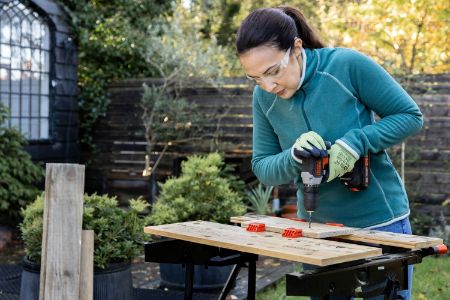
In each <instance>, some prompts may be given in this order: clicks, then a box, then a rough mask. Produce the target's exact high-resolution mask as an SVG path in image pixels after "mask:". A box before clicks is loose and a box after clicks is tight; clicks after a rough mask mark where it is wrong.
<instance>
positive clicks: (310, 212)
mask: <svg viewBox="0 0 450 300" xmlns="http://www.w3.org/2000/svg"><path fill="white" fill-rule="evenodd" d="M311 215H312V211H309V228H311Z"/></svg>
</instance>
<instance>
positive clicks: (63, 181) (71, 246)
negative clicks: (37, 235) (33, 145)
mask: <svg viewBox="0 0 450 300" xmlns="http://www.w3.org/2000/svg"><path fill="white" fill-rule="evenodd" d="M83 193H84V166H83V165H77V164H54V163H48V164H46V175H45V202H44V218H43V223H44V224H43V236H42V258H41V274H40V283H39V299H65V300H79V289H80V262H81V236H82V235H81V228H82V224H83Z"/></svg>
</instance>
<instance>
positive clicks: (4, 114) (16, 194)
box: [0, 103, 44, 223]
mask: <svg viewBox="0 0 450 300" xmlns="http://www.w3.org/2000/svg"><path fill="white" fill-rule="evenodd" d="M8 116H9V112H8V110H7V108H6V107H5V106H3V105H2V104H1V103H0V219H1V220H2V223H9V222H12V223H15V222H17V221H18V219H19V217H20V208H21V207H24V206H25V205H26V204H28V203H30V202H31V201H33V199H34V198H36V195H37V194H38V193H39V190H38V189H37V188H36V186H35V185H34V184H36V183H38V182H39V181H40V180H41V179H42V178H43V175H44V172H43V169H42V168H41V167H40V166H38V165H36V164H34V163H33V162H32V161H31V156H30V155H29V154H28V153H27V152H26V151H25V150H24V149H23V147H24V146H25V145H26V140H25V138H24V137H23V136H22V134H21V133H20V132H19V131H18V130H16V129H14V128H8V127H6V126H4V124H5V123H6V120H7V118H8Z"/></svg>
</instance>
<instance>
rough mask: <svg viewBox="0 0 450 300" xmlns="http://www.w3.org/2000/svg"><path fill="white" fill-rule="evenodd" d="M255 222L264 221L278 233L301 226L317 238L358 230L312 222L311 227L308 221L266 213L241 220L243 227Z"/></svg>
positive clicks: (269, 229) (309, 234)
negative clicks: (267, 214) (266, 214)
mask: <svg viewBox="0 0 450 300" xmlns="http://www.w3.org/2000/svg"><path fill="white" fill-rule="evenodd" d="M254 222H259V223H264V224H265V225H266V230H268V231H272V232H278V233H282V232H283V230H284V229H285V228H289V227H293V228H300V229H301V230H302V232H303V236H306V237H310V238H316V239H323V238H328V237H334V236H340V235H348V234H351V233H353V232H354V231H355V230H356V228H351V227H337V226H330V225H325V224H320V223H312V224H311V228H309V224H308V222H300V221H294V220H291V219H286V218H277V217H270V216H264V215H252V219H251V220H246V221H241V222H239V223H241V226H242V227H244V228H247V226H248V224H251V223H254Z"/></svg>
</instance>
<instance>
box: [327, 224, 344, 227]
mask: <svg viewBox="0 0 450 300" xmlns="http://www.w3.org/2000/svg"><path fill="white" fill-rule="evenodd" d="M325 225H328V226H336V227H344V224H341V223H325Z"/></svg>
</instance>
